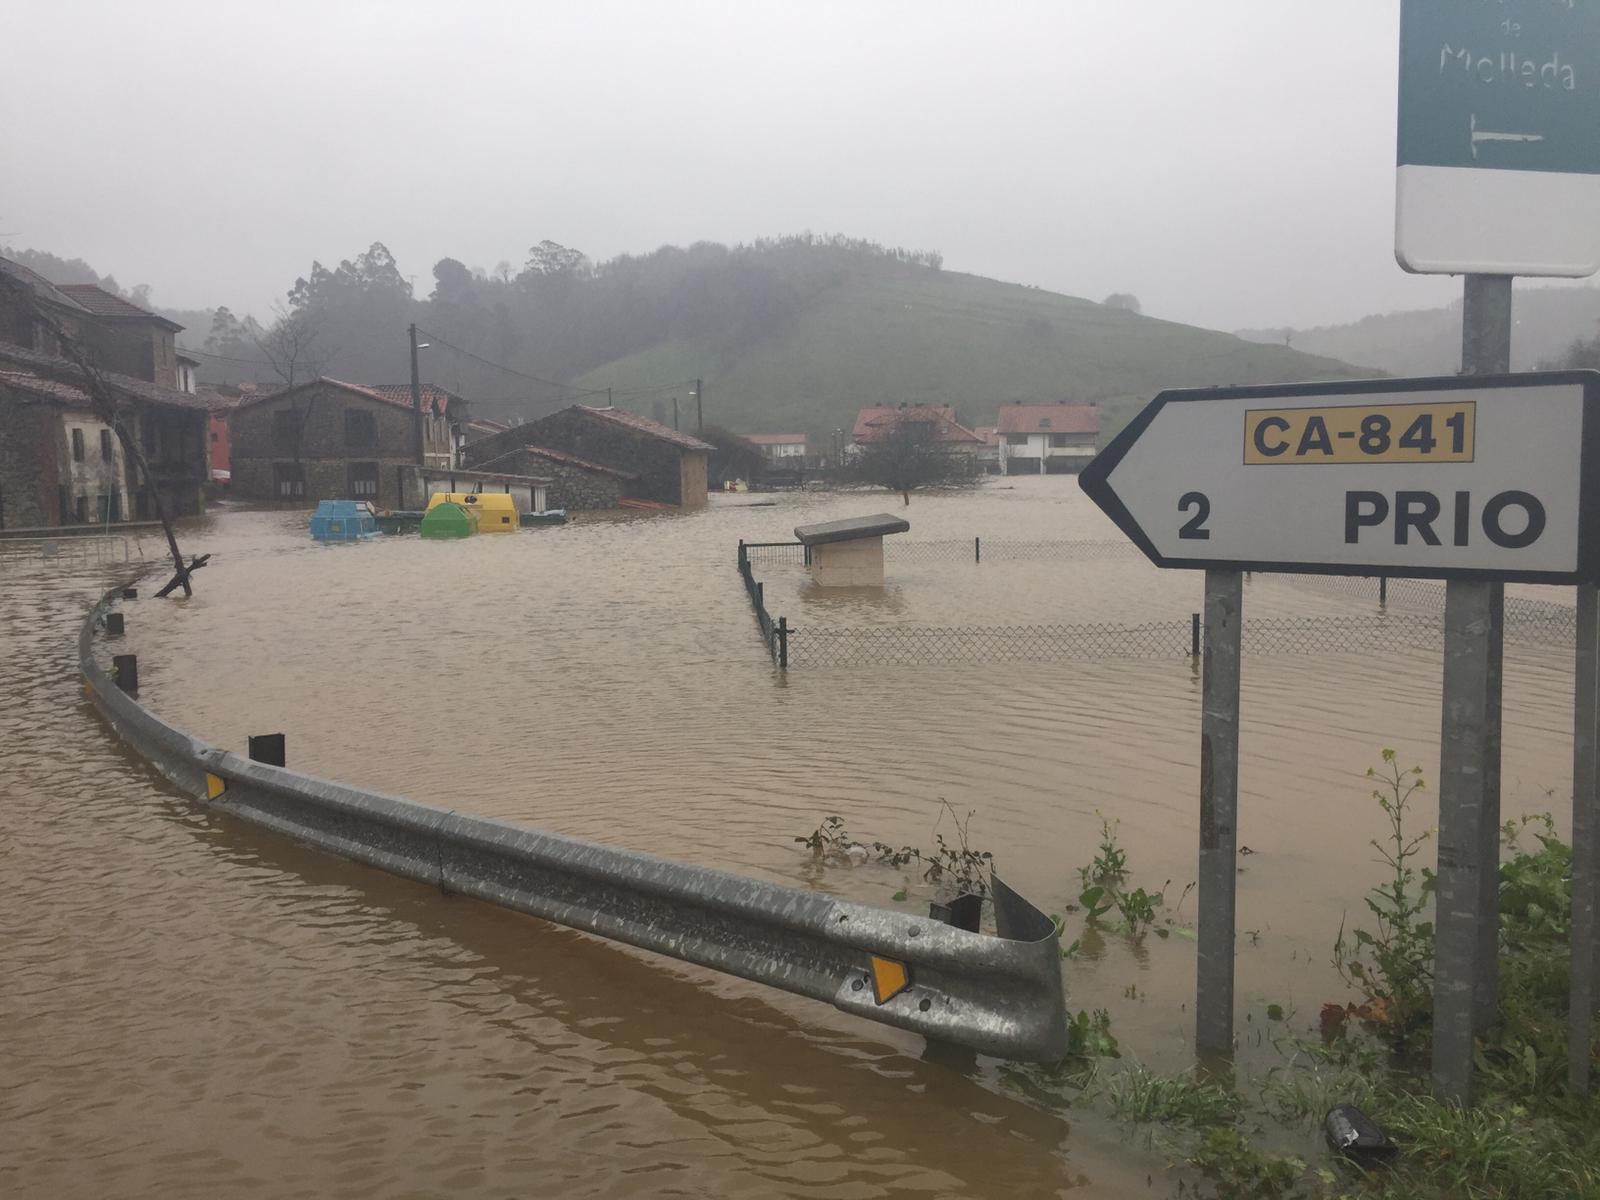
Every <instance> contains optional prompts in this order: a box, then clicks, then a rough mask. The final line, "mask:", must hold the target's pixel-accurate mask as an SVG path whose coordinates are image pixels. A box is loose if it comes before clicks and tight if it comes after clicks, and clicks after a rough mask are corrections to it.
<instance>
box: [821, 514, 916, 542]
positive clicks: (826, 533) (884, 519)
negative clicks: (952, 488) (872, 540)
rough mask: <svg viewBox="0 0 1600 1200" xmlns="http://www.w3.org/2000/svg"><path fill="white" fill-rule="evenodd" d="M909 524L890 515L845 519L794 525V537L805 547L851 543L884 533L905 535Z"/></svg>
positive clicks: (903, 519)
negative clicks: (830, 543)
mask: <svg viewBox="0 0 1600 1200" xmlns="http://www.w3.org/2000/svg"><path fill="white" fill-rule="evenodd" d="M910 528H911V522H910V521H908V520H906V519H905V518H904V517H897V516H895V515H893V514H892V513H875V514H873V515H872V516H870V517H846V518H845V519H844V520H842V521H823V522H820V523H819V524H816V525H796V526H795V527H794V535H795V537H797V538H799V539H800V540H801V542H803V543H804V544H805V545H807V546H823V545H826V544H827V543H829V542H853V541H856V540H857V539H859V538H869V537H882V536H883V535H884V534H886V533H905V532H906V530H908V529H910Z"/></svg>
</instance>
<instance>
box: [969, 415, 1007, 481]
mask: <svg viewBox="0 0 1600 1200" xmlns="http://www.w3.org/2000/svg"><path fill="white" fill-rule="evenodd" d="M972 432H973V433H975V434H977V435H978V440H979V441H981V442H982V443H983V445H981V446H979V447H978V466H979V467H980V468H982V470H983V473H984V474H985V475H999V474H1001V467H1000V431H999V430H998V429H997V428H995V426H993V425H979V426H977V427H976V428H974V429H973V431H972Z"/></svg>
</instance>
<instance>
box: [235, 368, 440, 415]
mask: <svg viewBox="0 0 1600 1200" xmlns="http://www.w3.org/2000/svg"><path fill="white" fill-rule="evenodd" d="M318 384H322V385H324V386H326V387H332V388H338V389H339V390H340V391H343V392H349V393H351V394H352V395H355V396H361V397H363V398H364V399H367V400H377V401H379V402H380V403H382V404H393V405H395V406H396V407H397V408H410V407H411V385H410V384H409V383H407V384H398V383H386V384H377V385H372V384H360V383H346V382H344V381H343V380H342V379H329V378H328V377H327V376H326V375H321V376H318V377H317V378H316V379H308V380H307V381H306V382H305V383H297V384H295V385H294V387H292V388H279V389H278V390H277V391H272V392H257V393H255V394H253V395H244V396H241V397H240V398H239V407H240V408H248V407H249V406H251V405H252V404H262V403H265V402H266V401H268V400H277V399H278V398H280V397H282V396H287V395H289V394H290V393H291V392H302V391H305V389H306V388H311V387H316V386H317V385H318ZM450 399H457V400H459V399H460V397H459V396H456V395H455V393H454V392H447V391H445V390H444V389H443V388H436V387H434V386H433V385H432V384H425V385H424V386H423V388H422V411H423V412H441V413H442V412H443V411H444V407H443V406H444V405H445V404H447V403H448V402H449V400H450Z"/></svg>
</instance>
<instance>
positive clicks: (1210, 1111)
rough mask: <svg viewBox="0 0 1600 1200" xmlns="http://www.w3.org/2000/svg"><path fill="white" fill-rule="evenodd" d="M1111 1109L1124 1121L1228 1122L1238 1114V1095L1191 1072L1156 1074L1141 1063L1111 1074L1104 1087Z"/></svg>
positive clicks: (1204, 1123)
mask: <svg viewBox="0 0 1600 1200" xmlns="http://www.w3.org/2000/svg"><path fill="white" fill-rule="evenodd" d="M1105 1094H1106V1099H1107V1101H1108V1102H1109V1103H1110V1105H1111V1111H1112V1113H1113V1114H1115V1115H1116V1116H1118V1117H1120V1118H1122V1119H1123V1120H1125V1121H1135V1122H1140V1123H1143V1122H1148V1121H1159V1122H1161V1123H1162V1124H1167V1125H1195V1126H1200V1125H1227V1124H1231V1123H1232V1121H1233V1120H1234V1118H1235V1117H1237V1116H1238V1115H1239V1107H1240V1105H1239V1097H1238V1096H1236V1095H1235V1094H1234V1093H1233V1092H1230V1091H1229V1090H1228V1089H1227V1088H1224V1087H1220V1086H1218V1085H1217V1084H1214V1083H1201V1082H1200V1081H1199V1080H1197V1079H1195V1078H1194V1077H1193V1076H1192V1075H1157V1074H1155V1073H1154V1072H1152V1071H1150V1070H1148V1069H1147V1068H1146V1067H1144V1066H1143V1065H1142V1064H1140V1063H1133V1064H1131V1065H1130V1066H1129V1067H1128V1068H1127V1069H1126V1070H1123V1071H1119V1072H1118V1073H1117V1074H1115V1075H1113V1076H1112V1077H1111V1079H1110V1080H1109V1081H1108V1082H1107V1083H1106V1086H1105Z"/></svg>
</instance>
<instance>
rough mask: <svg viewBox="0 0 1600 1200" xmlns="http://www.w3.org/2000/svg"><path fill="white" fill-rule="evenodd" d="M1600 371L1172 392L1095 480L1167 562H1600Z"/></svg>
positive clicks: (1566, 576) (1577, 576)
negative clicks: (1598, 474)
mask: <svg viewBox="0 0 1600 1200" xmlns="http://www.w3.org/2000/svg"><path fill="white" fill-rule="evenodd" d="M1597 451H1600V372H1594V371H1564V372H1547V373H1542V374H1528V375H1514V376H1513V375H1508V376H1478V377H1462V378H1448V379H1381V380H1363V381H1359V382H1353V383H1318V384H1298V385H1287V386H1278V387H1244V388H1212V389H1205V390H1197V391H1169V392H1162V393H1161V394H1160V395H1159V396H1157V397H1156V398H1155V399H1154V400H1152V401H1151V402H1150V404H1149V405H1148V406H1147V407H1146V408H1145V409H1144V411H1143V412H1141V413H1140V414H1139V415H1138V416H1137V417H1136V418H1135V419H1134V420H1133V422H1132V423H1131V424H1130V425H1129V426H1128V427H1127V428H1126V429H1124V430H1123V431H1122V432H1121V433H1120V434H1118V435H1117V437H1116V438H1115V439H1114V440H1113V441H1112V442H1111V444H1110V445H1109V446H1107V447H1106V449H1105V450H1104V451H1103V452H1102V453H1101V454H1100V455H1099V456H1097V457H1096V458H1095V460H1094V461H1093V462H1092V463H1090V464H1089V466H1088V467H1087V468H1086V469H1085V470H1084V472H1083V474H1082V476H1081V477H1080V482H1081V484H1082V486H1083V490H1084V491H1085V492H1087V493H1088V495H1089V496H1090V498H1091V499H1093V500H1094V502H1095V503H1096V504H1098V505H1099V506H1100V507H1101V508H1102V509H1104V510H1105V512H1106V513H1107V514H1108V515H1109V516H1110V517H1111V518H1112V519H1113V520H1114V521H1116V522H1117V524H1118V525H1119V526H1120V527H1121V529H1122V531H1123V532H1124V533H1126V534H1127V535H1128V536H1129V537H1130V538H1132V539H1133V540H1134V541H1135V542H1136V543H1138V545H1139V547H1140V548H1141V549H1142V550H1143V551H1144V552H1145V553H1146V554H1147V555H1149V556H1150V558H1151V560H1152V561H1153V562H1155V563H1156V565H1158V566H1163V567H1197V568H1198V567H1233V568H1239V569H1243V570H1257V571H1262V570H1277V571H1307V572H1318V573H1323V574H1333V575H1375V574H1382V573H1391V574H1397V575H1415V576H1432V577H1436V578H1462V579H1499V580H1523V581H1528V582H1541V583H1574V582H1579V581H1585V580H1594V579H1596V578H1597V577H1600V572H1597V568H1600V511H1597V506H1600V488H1597V482H1600V481H1597V479H1596V473H1597V472H1600V452H1597Z"/></svg>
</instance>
